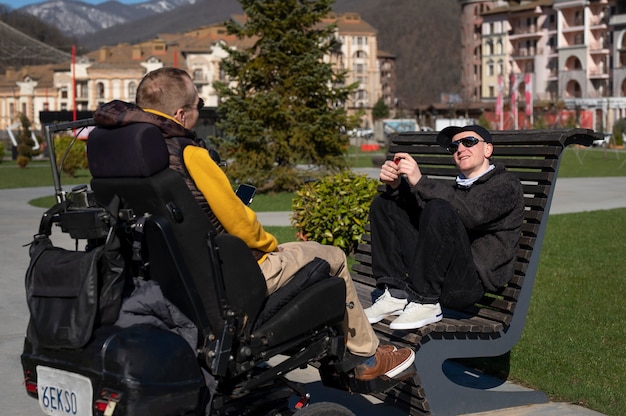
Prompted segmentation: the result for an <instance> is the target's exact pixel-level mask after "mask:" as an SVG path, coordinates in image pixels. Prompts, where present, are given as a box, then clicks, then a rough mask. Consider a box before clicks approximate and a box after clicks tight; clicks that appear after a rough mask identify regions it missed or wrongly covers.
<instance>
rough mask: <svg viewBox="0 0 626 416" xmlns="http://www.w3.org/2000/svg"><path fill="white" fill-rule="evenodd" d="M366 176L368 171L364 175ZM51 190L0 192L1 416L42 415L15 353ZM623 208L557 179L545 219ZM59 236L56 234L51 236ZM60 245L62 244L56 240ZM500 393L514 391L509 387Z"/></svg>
mask: <svg viewBox="0 0 626 416" xmlns="http://www.w3.org/2000/svg"><path fill="white" fill-rule="evenodd" d="M365 172H366V173H368V174H374V173H373V171H370V170H365ZM53 193H54V190H53V187H52V186H50V187H41V188H26V189H8V190H0V265H2V269H1V270H2V284H1V285H0V316H1V317H2V326H1V327H0V374H2V375H3V382H2V384H1V385H0V408H1V409H2V410H1V414H2V415H3V416H35V415H40V414H42V412H41V410H40V409H39V406H38V403H37V401H35V400H33V399H31V398H29V397H27V396H26V393H25V391H24V387H23V385H22V373H21V364H20V358H19V357H20V353H21V350H22V345H23V340H24V332H25V329H26V325H27V323H28V308H27V306H26V302H25V295H24V273H25V271H26V268H27V266H28V249H27V248H26V247H24V245H25V244H28V243H29V242H30V241H31V239H32V236H33V234H34V233H35V232H36V231H37V228H38V225H39V220H40V218H41V214H42V213H43V210H42V209H39V208H34V207H32V206H30V205H28V201H29V200H31V199H34V198H37V197H41V196H47V195H52V194H53ZM620 207H626V178H623V177H620V178H584V179H569V178H561V179H559V180H558V182H557V187H556V193H555V198H554V202H553V205H552V209H551V211H550V212H551V214H561V213H569V212H578V211H591V210H599V209H611V208H620ZM259 219H260V220H261V222H262V223H263V224H265V225H290V222H289V213H259ZM57 234H60V233H57ZM60 243H61V244H62V245H65V244H66V243H67V241H60ZM293 377H294V378H296V379H298V380H300V381H302V382H305V383H307V385H308V389H309V390H310V392H311V393H312V397H313V398H314V399H313V400H314V401H334V402H338V403H342V404H343V405H344V406H346V407H349V408H350V409H352V411H353V412H355V414H357V415H359V416H363V415H365V416H366V415H380V414H385V415H394V414H398V415H399V412H398V410H397V409H394V408H391V407H388V406H384V405H382V404H380V403H376V401H374V403H372V401H371V399H370V398H369V397H363V396H360V395H349V394H347V393H343V392H340V391H336V390H333V389H328V388H324V387H323V386H321V383H320V382H319V378H318V377H317V374H316V372H314V371H311V370H301V371H300V370H299V371H298V372H296V373H294V374H293ZM505 387H506V388H519V387H518V386H515V385H512V384H510V383H506V384H505ZM496 414H497V415H509V416H534V415H555V416H556V415H559V416H560V415H580V416H593V415H600V414H599V413H597V412H593V411H590V410H588V409H585V408H583V407H579V406H574V405H569V404H566V403H548V404H546V405H537V406H526V407H523V408H515V409H507V410H500V411H497V412H489V413H482V414H481V415H496Z"/></svg>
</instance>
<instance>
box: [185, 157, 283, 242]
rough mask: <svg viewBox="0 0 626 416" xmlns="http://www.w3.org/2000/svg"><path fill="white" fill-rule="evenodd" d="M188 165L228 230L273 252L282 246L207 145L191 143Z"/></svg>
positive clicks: (196, 181) (216, 214)
mask: <svg viewBox="0 0 626 416" xmlns="http://www.w3.org/2000/svg"><path fill="white" fill-rule="evenodd" d="M183 159H184V162H185V167H186V168H187V170H188V171H189V174H190V175H191V178H192V179H193V181H194V182H195V184H196V186H197V187H198V189H199V190H200V192H202V195H204V197H205V199H206V200H207V202H208V203H209V206H210V207H211V210H212V211H213V213H214V214H215V216H216V217H217V219H218V220H219V222H220V223H221V224H222V226H223V227H224V229H225V230H226V232H227V233H229V234H232V235H234V236H237V237H239V238H241V239H242V240H243V241H244V242H245V243H246V245H247V246H248V247H250V248H253V249H258V250H261V251H264V252H266V253H269V252H271V251H275V250H276V249H277V248H278V241H277V240H276V237H274V236H273V235H272V234H270V233H268V232H267V231H265V230H264V229H263V226H262V225H261V223H260V222H259V221H258V219H257V215H256V213H255V212H254V211H253V210H252V209H250V208H249V207H248V206H246V205H244V203H243V202H241V200H240V199H239V197H238V196H237V195H236V194H235V191H233V188H232V187H231V185H230V182H229V180H228V178H227V177H226V174H224V172H223V171H222V169H220V167H219V166H218V165H217V164H216V163H215V162H214V161H213V159H211V156H210V155H209V152H207V151H206V149H203V148H201V147H195V146H187V147H186V148H185V150H184V152H183Z"/></svg>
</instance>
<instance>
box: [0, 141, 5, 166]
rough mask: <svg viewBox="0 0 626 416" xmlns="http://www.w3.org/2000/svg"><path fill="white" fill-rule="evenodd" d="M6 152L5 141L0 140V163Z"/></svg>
mask: <svg viewBox="0 0 626 416" xmlns="http://www.w3.org/2000/svg"><path fill="white" fill-rule="evenodd" d="M4 152H5V148H4V143H2V142H0V163H2V160H3V159H4Z"/></svg>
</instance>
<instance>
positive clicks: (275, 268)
mask: <svg viewBox="0 0 626 416" xmlns="http://www.w3.org/2000/svg"><path fill="white" fill-rule="evenodd" d="M278 250H279V251H275V252H272V253H269V254H268V256H267V259H266V260H265V261H263V263H261V265H260V266H261V271H262V272H263V276H265V282H266V283H267V292H268V294H271V293H274V292H275V291H276V290H278V289H279V288H281V287H282V286H284V285H285V284H286V283H287V282H288V281H289V280H291V278H292V277H293V276H294V275H295V274H296V272H297V271H298V270H300V269H301V268H302V267H303V266H304V265H305V264H307V263H309V262H310V261H312V260H313V259H314V258H315V257H319V258H322V259H324V260H326V261H327V262H328V263H329V264H330V274H331V275H333V276H337V277H340V278H342V279H343V280H344V282H345V283H346V305H349V306H350V307H347V308H346V317H345V318H344V321H343V330H344V334H346V337H347V338H346V347H347V348H348V350H349V351H350V352H351V353H352V354H354V355H358V356H362V357H369V356H371V355H374V353H375V352H376V348H378V337H376V334H375V333H374V330H373V329H372V326H371V325H370V323H369V321H368V320H367V316H365V312H364V311H363V306H362V305H361V302H359V298H358V296H357V293H356V289H355V287H354V283H353V282H352V278H351V277H350V271H349V270H348V267H347V265H346V255H345V254H344V252H343V251H342V250H341V249H340V248H339V247H334V246H327V245H322V244H319V243H317V242H314V241H298V242H291V243H285V244H280V245H279V246H278Z"/></svg>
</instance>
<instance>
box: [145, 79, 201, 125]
mask: <svg viewBox="0 0 626 416" xmlns="http://www.w3.org/2000/svg"><path fill="white" fill-rule="evenodd" d="M135 99H136V103H137V105H138V106H139V107H141V108H150V109H152V110H157V111H160V112H162V113H165V114H168V115H174V114H175V113H176V111H177V110H178V109H179V108H182V107H186V106H190V105H193V103H194V101H195V99H196V89H195V87H194V85H193V80H192V79H191V77H190V76H189V74H188V73H187V72H186V71H184V70H182V69H179V68H173V67H164V68H159V69H155V70H154V71H151V72H148V73H147V74H146V75H145V76H144V77H143V79H142V80H141V82H140V83H139V86H138V87H137V95H136V97H135Z"/></svg>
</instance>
